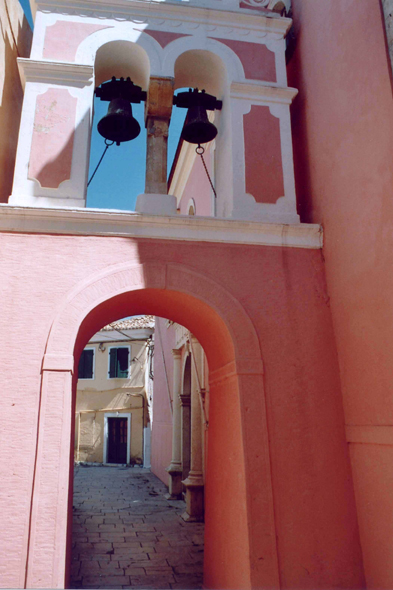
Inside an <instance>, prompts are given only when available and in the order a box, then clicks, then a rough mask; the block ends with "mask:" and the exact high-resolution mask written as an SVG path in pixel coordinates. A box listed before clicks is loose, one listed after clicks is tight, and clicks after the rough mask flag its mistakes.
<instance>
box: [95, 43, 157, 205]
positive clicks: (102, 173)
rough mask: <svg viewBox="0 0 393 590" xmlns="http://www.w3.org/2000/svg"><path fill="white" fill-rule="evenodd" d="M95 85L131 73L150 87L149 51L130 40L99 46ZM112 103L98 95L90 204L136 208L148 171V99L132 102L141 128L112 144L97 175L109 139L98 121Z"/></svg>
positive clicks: (138, 84) (142, 86)
mask: <svg viewBox="0 0 393 590" xmlns="http://www.w3.org/2000/svg"><path fill="white" fill-rule="evenodd" d="M94 69H95V86H96V87H98V86H100V84H102V83H103V82H107V81H109V80H111V79H112V77H115V78H117V79H120V78H121V77H123V78H125V79H126V78H127V77H130V78H131V80H132V81H133V83H134V84H136V85H137V86H140V87H141V88H142V90H145V91H146V90H147V89H148V86H149V77H150V63H149V58H148V55H147V53H146V51H145V50H144V49H143V48H142V47H140V46H139V45H138V44H137V43H132V42H130V41H110V42H108V43H105V44H104V45H102V46H101V47H99V48H98V50H97V53H96V56H95V63H94ZM108 106H109V103H108V102H106V101H101V100H100V99H99V98H97V97H96V96H94V99H93V120H92V131H91V150H90V165H89V174H88V178H89V181H91V184H90V185H88V189H87V200H86V205H87V207H97V208H104V209H124V210H128V211H132V210H134V209H135V202H136V197H137V195H138V194H140V193H143V192H144V188H145V171H146V133H145V130H144V103H143V102H141V103H139V104H132V115H133V117H134V118H135V119H136V120H137V121H138V123H139V125H140V127H141V132H140V134H139V135H138V137H136V138H135V139H134V140H132V141H127V142H123V143H121V144H120V145H119V146H117V145H112V146H111V147H110V148H109V149H108V151H107V153H106V154H105V157H104V159H103V160H102V163H101V164H100V165H99V168H98V169H97V172H96V175H95V177H94V178H92V175H93V173H94V171H95V169H96V166H97V164H98V163H99V161H100V158H101V156H102V154H103V152H104V150H105V140H104V138H103V137H102V136H101V135H100V134H99V133H98V130H97V124H98V122H99V121H100V120H101V119H102V118H103V117H104V116H106V114H107V110H108Z"/></svg>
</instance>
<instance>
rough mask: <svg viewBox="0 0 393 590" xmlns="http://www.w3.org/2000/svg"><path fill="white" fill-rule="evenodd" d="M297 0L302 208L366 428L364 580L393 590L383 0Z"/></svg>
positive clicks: (346, 386)
mask: <svg viewBox="0 0 393 590" xmlns="http://www.w3.org/2000/svg"><path fill="white" fill-rule="evenodd" d="M292 4H293V17H294V23H295V36H296V41H297V43H296V49H295V53H294V56H293V58H292V60H291V61H290V63H289V84H290V85H291V86H294V87H296V88H299V96H298V97H297V99H296V101H295V102H294V104H293V107H292V120H293V137H294V153H295V172H296V181H297V187H296V188H297V195H298V200H299V213H300V215H301V217H302V219H303V220H304V221H313V222H318V223H320V222H321V223H323V225H324V236H325V247H324V255H325V259H326V275H327V284H328V292H329V296H330V305H331V309H332V317H333V325H334V332H335V337H336V342H337V350H338V360H339V366H340V378H341V387H342V392H343V402H344V409H345V419H346V423H347V424H348V425H350V426H351V427H355V426H356V427H357V430H358V431H359V432H360V433H361V432H362V429H364V428H365V427H367V428H371V429H372V432H371V435H370V436H369V437H368V440H367V441H365V440H361V439H362V437H361V436H360V437H359V438H358V441H357V440H356V439H351V446H352V447H353V448H352V450H351V456H352V458H353V464H352V465H353V470H354V475H355V482H356V487H355V494H356V502H357V507H358V511H359V523H360V529H361V542H362V549H363V555H364V561H365V571H366V578H367V581H368V584H369V586H370V587H372V588H391V587H392V586H393V571H392V570H391V568H389V567H387V564H388V563H390V562H392V560H393V547H392V544H391V542H390V541H388V542H387V539H391V538H392V534H393V523H392V521H391V518H390V515H391V513H392V508H393V506H392V498H391V494H390V493H387V490H388V489H390V487H391V481H392V477H393V464H392V462H391V460H390V459H391V452H392V445H393V437H392V436H390V437H389V440H388V441H385V442H384V444H383V445H382V446H379V447H378V449H376V448H375V446H374V445H376V444H377V443H379V440H378V438H379V434H378V433H379V431H380V430H381V428H383V427H384V426H390V427H391V426H392V425H393V369H392V362H391V356H392V354H391V352H392V349H393V331H392V329H391V325H392V321H393V300H392V296H391V293H392V291H393V275H392V272H391V269H392V265H393V234H392V231H391V225H392V218H393V200H392V186H393V166H392V155H393V101H392V86H391V74H390V64H389V62H388V59H387V53H386V46H385V33H384V24H383V20H382V16H381V8H380V3H379V2H378V1H371V0H367V1H365V2H364V3H363V2H362V6H361V7H360V6H359V3H358V2H356V0H339V1H338V2H334V3H332V2H324V1H323V0H322V1H320V2H318V3H317V6H316V3H315V2H310V1H307V0H293V2H292ZM359 443H361V444H359ZM374 461H376V462H377V464H376V465H375V466H374V468H373V469H371V465H372V463H373V462H374ZM382 465H384V466H385V467H386V468H384V469H381V468H380V467H381V466H382ZM371 514H372V515H373V517H371V518H370V515H371ZM377 553H379V554H380V556H382V555H383V559H381V558H380V557H377ZM382 561H383V563H382Z"/></svg>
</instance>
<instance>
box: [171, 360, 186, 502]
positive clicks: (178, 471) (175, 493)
mask: <svg viewBox="0 0 393 590" xmlns="http://www.w3.org/2000/svg"><path fill="white" fill-rule="evenodd" d="M172 354H173V358H174V361H173V427H172V461H171V464H170V465H169V467H168V468H167V471H168V473H169V494H168V496H167V497H168V499H169V498H170V499H172V500H178V499H180V498H181V496H182V491H183V488H182V481H181V480H182V463H181V406H180V393H181V352H180V350H177V349H173V350H172Z"/></svg>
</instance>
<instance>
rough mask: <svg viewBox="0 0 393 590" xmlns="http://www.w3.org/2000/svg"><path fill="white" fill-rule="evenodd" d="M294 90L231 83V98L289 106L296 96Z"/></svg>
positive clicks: (261, 84)
mask: <svg viewBox="0 0 393 590" xmlns="http://www.w3.org/2000/svg"><path fill="white" fill-rule="evenodd" d="M298 92H299V91H298V90H297V89H296V88H289V87H288V86H287V87H281V86H271V85H269V86H267V85H266V84H263V83H260V82H259V83H258V82H256V83H252V82H232V84H231V98H239V99H245V100H250V101H252V103H253V104H254V103H256V102H258V101H259V102H264V103H266V102H272V103H279V104H288V105H289V104H291V103H292V101H293V99H294V98H295V96H296V95H297V94H298Z"/></svg>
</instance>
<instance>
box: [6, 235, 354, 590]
mask: <svg viewBox="0 0 393 590" xmlns="http://www.w3.org/2000/svg"><path fill="white" fill-rule="evenodd" d="M0 242H1V251H2V257H1V261H0V272H1V275H2V283H1V300H2V307H1V311H0V322H1V323H0V325H1V327H2V329H3V333H7V334H8V340H7V347H5V348H4V349H3V356H2V358H3V367H4V369H3V370H2V372H1V374H0V387H1V391H2V404H3V412H2V417H1V420H2V424H1V433H2V437H3V438H2V453H1V457H0V460H1V467H0V477H1V481H2V498H1V500H2V501H1V508H0V509H1V514H2V528H1V530H0V555H1V556H2V557H4V556H7V558H6V561H5V560H4V559H2V561H1V570H0V575H1V583H2V584H3V585H4V586H6V587H20V586H21V585H23V580H24V575H25V567H26V558H27V551H28V544H27V542H28V538H29V536H30V545H29V560H28V569H27V579H28V584H30V587H45V586H46V585H48V584H49V585H51V586H53V583H54V582H53V580H54V579H56V580H58V579H61V572H60V573H58V572H59V571H60V570H61V562H62V559H63V558H64V549H62V547H63V545H62V543H60V544H59V542H58V541H56V543H57V545H56V544H55V539H59V534H60V533H61V534H62V533H63V532H64V531H65V523H66V511H64V506H63V504H62V502H63V500H61V498H63V497H64V498H65V500H64V502H65V503H67V502H66V500H67V495H66V489H64V486H65V484H66V482H67V481H68V475H67V474H68V460H69V457H70V449H68V447H67V445H68V443H67V440H68V441H70V440H71V433H70V430H69V429H68V430H67V428H66V426H67V420H68V418H67V416H69V420H71V415H72V413H71V401H70V399H68V398H67V397H65V398H64V397H62V395H63V394H62V392H63V391H64V392H67V391H68V390H69V377H67V374H68V375H69V373H67V370H68V369H66V368H65V369H64V370H63V369H61V366H60V365H57V364H56V363H66V364H65V367H67V366H68V364H67V363H69V360H68V359H69V357H68V356H67V354H66V353H65V352H64V353H62V354H60V353H59V354H60V356H56V355H54V356H53V355H52V356H51V355H49V357H48V355H47V357H46V358H47V361H46V363H49V365H46V369H45V370H44V372H43V375H44V377H43V380H42V386H41V368H42V362H43V356H44V353H45V350H46V351H47V352H48V350H64V351H67V350H70V346H71V352H72V346H73V340H72V338H74V340H75V335H74V336H73V337H72V336H71V335H70V334H72V333H69V329H70V326H72V325H78V324H79V322H82V323H81V327H80V329H79V336H78V338H77V344H76V348H75V354H76V356H77V355H78V351H80V350H81V348H82V347H83V345H84V344H85V342H86V339H87V338H88V337H89V335H91V334H92V333H93V331H96V330H97V329H98V328H99V327H100V326H102V325H103V324H104V323H107V322H108V321H112V320H114V319H116V318H117V317H123V316H125V315H132V314H139V313H153V314H155V315H159V316H161V317H172V319H174V320H175V321H177V322H178V323H180V324H182V325H185V326H186V327H187V328H189V329H190V330H191V331H192V332H193V333H194V334H195V335H196V336H197V338H198V340H199V341H200V342H201V344H202V346H203V348H204V350H205V352H206V355H207V358H208V363H209V369H210V381H211V388H210V391H211V397H210V427H209V449H208V468H207V474H206V548H207V552H206V558H205V583H206V585H207V587H209V588H224V587H228V588H231V587H232V588H250V587H253V588H261V587H269V588H270V587H278V584H279V582H278V579H279V578H280V579H281V586H282V587H283V588H294V587H297V588H310V589H311V588H327V587H332V586H333V585H334V586H335V587H339V588H346V589H347V588H360V587H362V585H363V578H362V561H361V555H360V546H359V542H358V536H357V535H358V533H357V522H356V513H355V506H354V497H353V490H352V483H351V473H350V469H349V459H348V454H347V445H346V441H345V434H344V419H343V410H342V401H341V395H340V383H339V377H338V366H337V356H336V349H335V340H334V333H333V326H332V322H331V315H330V308H329V299H328V295H327V292H326V285H325V277H324V269H323V260H322V257H321V253H320V252H319V251H313V250H302V249H289V248H286V249H282V248H275V247H263V246H260V247H253V246H244V245H228V244H218V243H198V242H180V241H173V242H171V241H160V240H143V239H140V240H136V239H126V238H116V237H83V236H79V237H78V236H71V235H69V236H55V235H34V234H32V235H28V234H26V235H23V234H2V235H1V237H0ZM130 263H133V264H134V263H135V265H140V264H145V267H144V268H145V270H144V271H143V272H142V271H141V272H142V274H140V275H139V274H138V273H136V274H135V273H134V274H132V275H130V276H132V277H134V276H135V277H138V276H140V277H141V278H140V279H135V280H138V281H142V282H144V283H143V284H146V285H147V286H146V288H142V287H138V288H137V290H136V291H132V287H131V284H132V283H131V282H130V278H127V276H128V275H126V274H124V272H125V271H124V272H123V271H122V270H121V269H123V268H125V267H126V266H127V265H129V264H130ZM127 268H128V266H127ZM138 268H139V267H138ZM111 269H113V274H111V273H112V270H111ZM116 269H119V270H116ZM133 272H134V271H133ZM135 272H136V271H135ZM138 272H139V271H138ZM122 273H123V274H122ZM195 273H196V274H195ZM234 276H236V281H234V280H233V277H234ZM102 277H104V278H105V277H107V278H105V281H104V278H102ZM117 277H118V278H117ZM163 277H166V278H165V281H166V283H162V281H163V280H164V278H163ZM193 277H194V278H193ZM213 277H214V279H213ZM133 280H134V279H133ZM103 284H105V285H106V287H105V289H104V287H102V285H103ZM138 284H139V283H138ZM164 284H165V285H167V286H165V287H163V286H162V285H164ZM119 285H120V286H121V289H123V291H124V293H123V294H118V293H119V290H118V289H119V288H120V287H119ZM149 285H150V286H149ZM160 285H161V286H160ZM171 285H172V287H171ZM89 293H90V295H89ZM91 297H93V300H94V301H97V302H98V301H99V302H100V303H99V304H98V303H97V306H96V307H95V308H94V309H92V310H91V311H89V305H90V304H89V301H90V300H91V299H89V298H91ZM94 298H95V299H94ZM67 310H68V311H67ZM83 310H85V313H86V314H87V316H86V319H85V320H83V321H82V318H83V314H82V315H80V314H81V313H82V312H83ZM217 310H221V311H217ZM78 314H79V315H78ZM220 314H221V315H220ZM78 318H79V319H78ZM10 326H12V330H10ZM51 326H52V329H51ZM50 330H51V331H50ZM62 334H64V336H62ZM231 335H232V336H231ZM32 342H34V346H32V345H31V343H32ZM259 347H260V350H259ZM234 354H235V355H236V358H239V359H240V360H239V361H236V363H235V362H234V360H233V359H234V358H235V357H234ZM239 355H240V356H239ZM261 355H262V358H263V366H264V373H263V374H262V373H261V369H260V368H258V367H259V366H260V360H258V362H257V359H260V358H261ZM21 359H23V362H21ZM40 392H41V393H40ZM40 396H43V397H42V398H41V397H40ZM40 399H42V403H41V406H40V407H41V413H40V416H38V409H39V403H40ZM38 418H39V419H40V424H41V427H40V433H39V440H40V441H41V442H40V445H43V447H41V446H39V449H40V448H45V449H46V450H47V452H45V453H44V454H42V453H41V452H40V450H39V451H38V454H37V455H36V443H37V421H38ZM21 424H23V437H21V436H20V425H21ZM67 432H68V434H67ZM43 436H44V439H42V437H43ZM45 441H47V442H46V443H45ZM55 441H58V442H57V443H56V444H55ZM50 442H52V445H51V444H49V443H50ZM44 443H45V444H44ZM67 457H68V460H66V459H67ZM10 466H12V468H10ZM56 473H58V475H56V476H55V474H56ZM50 474H52V475H50ZM34 477H35V480H34V481H35V485H34V498H33V513H32V514H33V516H32V520H30V507H31V494H32V491H33V487H32V484H33V478H34ZM59 515H60V516H61V515H63V516H61V518H60V516H59ZM64 515H65V516H64ZM59 519H60V520H59ZM56 527H57V528H56ZM56 531H57V532H56ZM60 537H61V535H60ZM276 540H277V541H276ZM276 543H277V546H276ZM59 568H60V569H59ZM51 576H52V577H51ZM56 576H57V578H56ZM59 576H60V577H59ZM48 580H49V582H48ZM56 583H57V582H56Z"/></svg>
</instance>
